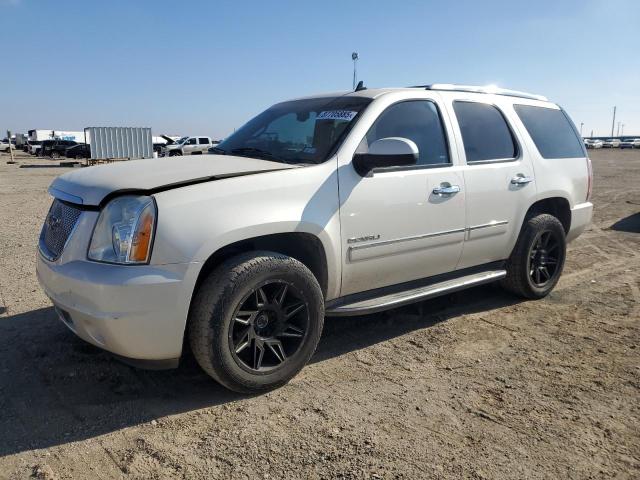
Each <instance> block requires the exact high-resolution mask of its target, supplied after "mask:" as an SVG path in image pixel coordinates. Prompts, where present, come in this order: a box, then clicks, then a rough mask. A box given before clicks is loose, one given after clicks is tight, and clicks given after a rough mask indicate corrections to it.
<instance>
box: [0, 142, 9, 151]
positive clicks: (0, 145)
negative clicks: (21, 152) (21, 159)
mask: <svg viewBox="0 0 640 480" xmlns="http://www.w3.org/2000/svg"><path fill="white" fill-rule="evenodd" d="M8 151H9V142H5V141H4V140H3V141H1V142H0V152H8Z"/></svg>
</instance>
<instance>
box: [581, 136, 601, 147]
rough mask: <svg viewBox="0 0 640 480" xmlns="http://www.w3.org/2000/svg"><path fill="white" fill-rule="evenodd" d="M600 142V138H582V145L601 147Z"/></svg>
mask: <svg viewBox="0 0 640 480" xmlns="http://www.w3.org/2000/svg"><path fill="white" fill-rule="evenodd" d="M602 143H603V142H602V140H592V139H590V138H586V139H585V140H584V145H585V147H587V148H602Z"/></svg>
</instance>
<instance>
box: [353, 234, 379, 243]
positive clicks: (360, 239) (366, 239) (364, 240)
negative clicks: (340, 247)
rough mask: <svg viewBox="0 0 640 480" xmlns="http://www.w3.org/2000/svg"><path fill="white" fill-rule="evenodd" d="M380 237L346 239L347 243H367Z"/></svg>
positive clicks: (368, 236)
mask: <svg viewBox="0 0 640 480" xmlns="http://www.w3.org/2000/svg"><path fill="white" fill-rule="evenodd" d="M379 238H380V235H365V236H364V237H353V238H348V239H347V243H358V242H368V241H369V240H378V239H379Z"/></svg>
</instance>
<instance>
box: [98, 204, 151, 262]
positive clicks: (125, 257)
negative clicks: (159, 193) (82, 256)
mask: <svg viewBox="0 0 640 480" xmlns="http://www.w3.org/2000/svg"><path fill="white" fill-rule="evenodd" d="M155 224H156V204H155V201H154V200H153V198H152V197H145V196H124V197H118V198H115V199H113V200H111V201H110V202H109V203H108V204H107V206H106V207H105V208H103V209H102V211H101V212H100V216H99V217H98V223H96V228H95V229H94V230H93V237H92V238H91V246H90V247H89V254H88V257H89V260H95V261H97V262H108V263H123V264H139V263H148V262H149V258H150V256H151V244H152V241H153V234H154V230H155Z"/></svg>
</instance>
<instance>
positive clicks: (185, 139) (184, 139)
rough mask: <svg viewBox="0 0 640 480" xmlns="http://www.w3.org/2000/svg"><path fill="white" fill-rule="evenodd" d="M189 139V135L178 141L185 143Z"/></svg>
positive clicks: (177, 141)
mask: <svg viewBox="0 0 640 480" xmlns="http://www.w3.org/2000/svg"><path fill="white" fill-rule="evenodd" d="M187 140H189V137H182V138H181V139H179V140H176V143H179V144H183V143H184V142H186V141H187Z"/></svg>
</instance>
